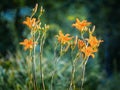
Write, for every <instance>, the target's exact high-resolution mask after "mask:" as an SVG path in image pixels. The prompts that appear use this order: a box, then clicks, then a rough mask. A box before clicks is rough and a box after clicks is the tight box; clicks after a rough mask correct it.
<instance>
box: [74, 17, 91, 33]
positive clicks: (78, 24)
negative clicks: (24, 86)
mask: <svg viewBox="0 0 120 90" xmlns="http://www.w3.org/2000/svg"><path fill="white" fill-rule="evenodd" d="M90 24H91V22H87V20H83V21H80V20H79V19H78V18H77V19H76V23H75V24H72V26H73V27H75V28H76V29H78V30H79V31H81V32H82V31H86V29H85V28H86V27H87V26H89V25H90Z"/></svg>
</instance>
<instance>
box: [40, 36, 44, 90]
mask: <svg viewBox="0 0 120 90" xmlns="http://www.w3.org/2000/svg"><path fill="white" fill-rule="evenodd" d="M44 41H45V38H44V34H43V35H42V38H41V41H40V43H41V45H40V71H41V72H40V75H41V80H42V88H43V90H45V84H44V78H43V69H42V50H43V45H44Z"/></svg>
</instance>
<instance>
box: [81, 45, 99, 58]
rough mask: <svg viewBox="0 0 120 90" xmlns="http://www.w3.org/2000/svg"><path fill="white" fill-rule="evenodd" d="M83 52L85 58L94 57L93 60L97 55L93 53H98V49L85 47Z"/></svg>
mask: <svg viewBox="0 0 120 90" xmlns="http://www.w3.org/2000/svg"><path fill="white" fill-rule="evenodd" d="M81 51H82V52H83V53H84V54H85V57H89V56H92V57H93V58H94V57H95V55H94V54H93V53H95V52H97V50H96V49H93V48H92V47H90V46H88V47H84V48H83V49H82V50H81Z"/></svg>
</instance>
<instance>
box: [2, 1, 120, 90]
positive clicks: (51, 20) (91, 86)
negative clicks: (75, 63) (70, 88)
mask: <svg viewBox="0 0 120 90" xmlns="http://www.w3.org/2000/svg"><path fill="white" fill-rule="evenodd" d="M36 3H38V4H39V8H40V7H41V6H43V7H44V9H45V13H44V15H43V16H42V22H44V23H46V24H49V25H50V30H49V32H48V35H47V40H46V43H45V51H47V52H44V53H45V57H52V55H51V53H52V52H53V51H52V48H53V41H54V37H53V36H54V35H56V34H57V33H58V30H60V29H62V30H63V32H65V33H71V34H72V35H76V34H77V33H78V31H77V30H75V29H74V28H73V27H72V26H71V25H72V23H74V22H75V19H76V18H79V19H80V20H83V19H87V20H88V21H90V22H92V25H95V26H96V31H95V35H97V37H98V38H100V39H103V40H104V42H103V43H102V44H101V45H100V48H99V52H98V53H97V54H96V58H95V59H94V60H92V59H90V60H89V62H88V65H87V70H86V74H87V75H86V77H87V79H86V82H85V86H84V87H85V90H113V89H115V90H120V65H119V64H120V58H119V56H120V48H119V46H120V7H119V0H1V2H0V90H13V89H14V90H16V89H15V87H14V84H15V85H18V84H19V85H21V86H22V84H21V83H22V82H24V81H21V82H20V81H19V79H21V78H25V76H24V75H23V73H22V72H21V71H19V70H21V69H19V70H17V69H16V73H17V75H18V76H19V75H20V76H21V74H22V75H23V76H21V77H15V76H11V77H9V76H10V75H11V72H12V71H11V70H13V69H15V68H14V67H16V63H18V62H17V59H22V58H23V57H22V54H21V52H22V50H21V49H22V47H21V46H20V45H19V42H20V41H22V40H23V39H24V38H26V37H27V36H28V33H29V31H27V30H26V29H27V28H26V27H25V25H23V24H22V22H23V20H25V17H26V16H30V14H31V10H32V8H33V7H34V6H35V4H36ZM16 55H17V57H16ZM15 62H16V63H15ZM17 71H18V72H17ZM12 73H13V72H12ZM64 73H67V72H64ZM15 75H16V74H15ZM11 78H12V79H11ZM16 78H18V81H15V79H16ZM9 79H10V80H9ZM12 80H13V81H12ZM11 82H12V83H11ZM13 82H14V84H13ZM46 82H47V83H48V82H49V80H48V81H46ZM63 82H64V80H63ZM5 83H6V85H5ZM77 84H78V83H77ZM19 85H18V87H19ZM78 86H79V84H78ZM5 87H8V88H5ZM55 90H60V89H55ZM63 90H64V89H63ZM76 90H77V89H76Z"/></svg>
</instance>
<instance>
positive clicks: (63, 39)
mask: <svg viewBox="0 0 120 90" xmlns="http://www.w3.org/2000/svg"><path fill="white" fill-rule="evenodd" d="M69 36H70V34H65V35H64V34H63V33H62V31H59V35H56V37H57V38H58V42H60V43H61V44H66V43H68V42H69V41H70V40H71V39H72V38H73V37H69Z"/></svg>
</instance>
